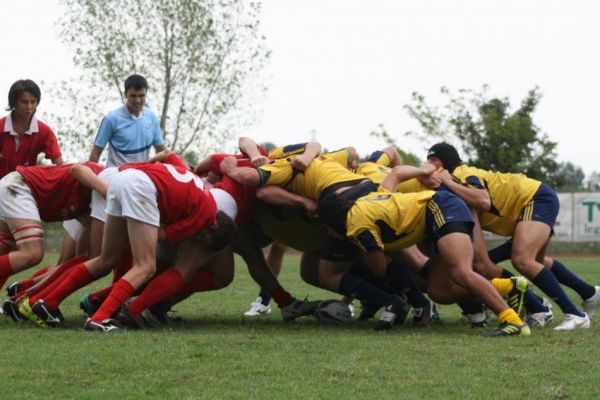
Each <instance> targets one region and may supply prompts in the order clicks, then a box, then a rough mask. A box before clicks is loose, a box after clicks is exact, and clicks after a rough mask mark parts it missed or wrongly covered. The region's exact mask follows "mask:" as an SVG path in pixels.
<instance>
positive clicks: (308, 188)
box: [257, 158, 366, 201]
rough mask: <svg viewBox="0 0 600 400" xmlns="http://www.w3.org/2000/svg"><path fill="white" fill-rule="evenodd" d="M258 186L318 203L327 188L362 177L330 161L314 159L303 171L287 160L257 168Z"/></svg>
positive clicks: (362, 177) (361, 178)
mask: <svg viewBox="0 0 600 400" xmlns="http://www.w3.org/2000/svg"><path fill="white" fill-rule="evenodd" d="M257 170H258V173H259V175H260V185H276V186H280V187H282V188H284V189H286V190H289V191H290V192H292V193H295V194H298V195H300V196H304V197H308V198H309V199H313V200H315V201H318V200H319V198H320V197H321V194H322V193H323V191H324V190H325V189H327V188H328V187H330V186H332V185H334V184H338V183H343V182H357V183H358V182H360V181H362V180H365V179H366V177H365V176H363V175H359V174H356V173H354V172H351V171H349V170H347V169H346V168H344V167H343V166H341V165H340V164H338V163H337V162H335V161H334V160H332V159H327V160H322V159H319V158H316V159H314V160H313V161H312V162H311V163H310V165H309V166H308V168H307V169H306V170H305V171H304V172H301V171H298V170H295V169H293V168H292V164H291V160H290V159H289V158H286V159H279V160H275V161H273V162H272V163H271V164H266V165H262V166H260V167H258V168H257Z"/></svg>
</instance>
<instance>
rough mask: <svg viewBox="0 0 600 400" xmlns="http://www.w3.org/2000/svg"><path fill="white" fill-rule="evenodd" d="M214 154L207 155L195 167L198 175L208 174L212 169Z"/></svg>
mask: <svg viewBox="0 0 600 400" xmlns="http://www.w3.org/2000/svg"><path fill="white" fill-rule="evenodd" d="M212 162H213V159H212V155H210V156H208V157H206V158H205V159H204V160H202V161H200V164H198V165H197V166H196V168H194V173H195V174H196V175H205V174H208V172H209V171H210V170H212V165H213V164H212Z"/></svg>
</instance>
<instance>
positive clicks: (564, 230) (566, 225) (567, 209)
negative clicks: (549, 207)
mask: <svg viewBox="0 0 600 400" xmlns="http://www.w3.org/2000/svg"><path fill="white" fill-rule="evenodd" d="M558 199H559V201H560V211H559V212H558V217H557V218H556V224H554V237H553V238H552V240H554V241H558V242H571V241H573V193H559V194H558Z"/></svg>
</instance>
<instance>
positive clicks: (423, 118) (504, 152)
mask: <svg viewBox="0 0 600 400" xmlns="http://www.w3.org/2000/svg"><path fill="white" fill-rule="evenodd" d="M441 94H442V96H443V97H444V98H445V99H446V102H445V105H444V106H442V107H433V106H429V105H428V104H427V102H426V99H425V96H423V95H421V94H419V93H416V92H415V93H413V95H412V100H411V103H410V104H407V105H405V109H406V111H407V112H408V114H409V115H410V116H411V117H412V118H414V119H416V120H417V122H418V123H419V127H420V130H419V131H412V132H408V134H409V135H413V136H415V137H417V138H419V139H421V140H423V142H425V143H431V144H433V143H435V142H439V141H447V142H449V143H452V144H455V145H457V147H458V148H461V149H462V151H463V153H464V155H465V156H466V157H463V159H464V160H465V161H466V162H468V163H469V164H472V165H475V166H477V167H480V168H483V169H489V170H497V171H501V172H521V173H524V174H526V175H528V176H529V177H531V178H534V179H539V180H542V181H545V182H547V183H549V184H550V185H553V186H560V185H561V184H565V182H568V183H569V184H570V183H575V181H574V180H573V179H574V178H575V177H574V176H571V177H567V176H562V175H561V172H564V173H567V174H568V173H571V172H572V171H571V169H569V168H570V167H565V168H566V169H564V168H563V169H561V168H560V165H559V163H558V162H557V161H556V158H557V154H556V145H557V144H556V142H553V141H551V140H550V139H549V138H548V136H547V135H546V134H544V133H542V132H541V131H540V129H539V128H538V127H537V126H536V125H535V124H534V123H533V113H534V112H535V109H536V107H537V105H538V103H539V101H540V98H541V94H540V92H539V89H538V88H537V87H536V88H534V89H532V90H530V91H529V92H528V93H527V96H526V97H525V98H524V99H523V100H522V101H521V105H520V106H519V107H518V108H517V109H516V110H514V111H512V110H511V105H510V102H509V100H508V99H507V98H497V97H491V96H490V95H489V94H488V87H487V86H483V88H482V89H481V90H480V91H478V92H477V91H472V90H459V91H458V93H456V94H454V93H451V92H450V91H449V90H448V89H446V88H442V89H441ZM573 167H574V168H577V167H575V166H573ZM579 171H581V170H580V169H579ZM575 179H577V178H575Z"/></svg>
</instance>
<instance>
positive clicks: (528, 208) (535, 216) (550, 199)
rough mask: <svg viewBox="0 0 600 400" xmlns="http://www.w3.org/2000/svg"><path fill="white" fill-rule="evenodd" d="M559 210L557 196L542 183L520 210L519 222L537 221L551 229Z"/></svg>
mask: <svg viewBox="0 0 600 400" xmlns="http://www.w3.org/2000/svg"><path fill="white" fill-rule="evenodd" d="M559 209H560V203H559V201H558V195H557V194H556V192H555V191H554V189H552V188H551V187H550V186H548V185H546V184H545V183H542V185H541V186H540V188H539V189H538V190H537V192H535V194H534V195H533V198H532V199H531V200H529V202H528V203H527V204H526V205H525V207H523V209H522V210H521V213H520V214H519V221H539V222H543V223H545V224H546V225H548V226H549V227H550V229H553V228H554V223H555V222H556V217H557V216H558V210H559Z"/></svg>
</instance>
